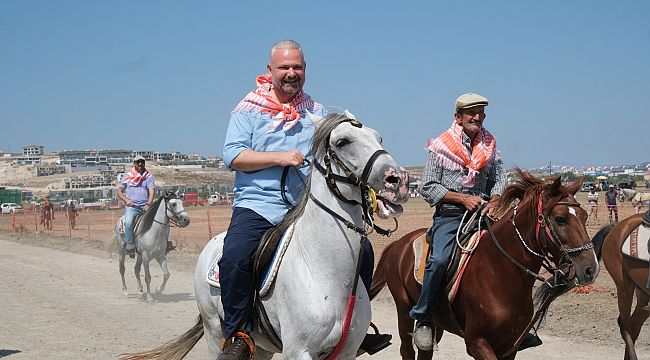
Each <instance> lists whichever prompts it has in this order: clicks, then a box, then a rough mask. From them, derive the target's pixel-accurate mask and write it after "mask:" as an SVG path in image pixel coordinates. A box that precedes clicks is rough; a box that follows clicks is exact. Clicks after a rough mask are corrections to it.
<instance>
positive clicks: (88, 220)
mask: <svg viewBox="0 0 650 360" xmlns="http://www.w3.org/2000/svg"><path fill="white" fill-rule="evenodd" d="M88 211H89V210H88ZM88 211H86V224H88V240H90V216H88Z"/></svg>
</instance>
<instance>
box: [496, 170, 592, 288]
mask: <svg viewBox="0 0 650 360" xmlns="http://www.w3.org/2000/svg"><path fill="white" fill-rule="evenodd" d="M517 175H518V178H519V179H518V180H516V181H515V183H513V184H511V185H510V186H508V188H507V189H506V190H505V192H504V195H503V197H502V199H501V209H502V210H506V209H507V208H508V207H509V206H510V204H511V203H512V202H513V201H514V200H518V201H519V204H518V208H519V209H521V210H520V211H528V212H529V214H530V218H531V219H532V224H531V225H532V227H533V228H534V230H533V231H534V238H535V240H534V241H533V243H532V245H533V246H534V247H535V248H536V249H537V250H538V251H539V253H541V254H542V255H544V256H548V257H549V258H550V259H551V261H552V262H553V263H554V264H555V267H556V268H557V270H559V271H560V273H558V274H559V275H560V276H561V277H563V278H564V280H565V281H571V282H573V283H574V284H575V285H587V284H591V283H592V282H593V281H594V280H595V279H596V276H597V275H598V271H599V264H598V259H597V258H596V253H595V252H594V246H593V244H592V242H591V239H589V236H588V235H587V229H586V227H585V223H586V221H587V212H586V211H585V210H584V209H582V207H580V204H579V203H578V202H577V201H576V199H575V194H576V193H577V192H578V190H579V189H580V186H581V185H582V179H581V180H579V181H576V182H573V183H570V184H568V185H563V184H562V180H561V178H559V177H558V178H555V179H553V180H552V181H543V180H541V179H538V178H536V177H534V176H532V175H530V174H529V173H527V172H525V171H523V170H520V169H518V170H517ZM524 209H525V210H524Z"/></svg>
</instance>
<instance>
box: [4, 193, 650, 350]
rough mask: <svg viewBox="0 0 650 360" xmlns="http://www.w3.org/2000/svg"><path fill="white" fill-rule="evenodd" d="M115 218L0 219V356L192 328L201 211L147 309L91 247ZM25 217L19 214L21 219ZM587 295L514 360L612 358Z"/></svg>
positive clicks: (603, 322)
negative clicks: (48, 222)
mask: <svg viewBox="0 0 650 360" xmlns="http://www.w3.org/2000/svg"><path fill="white" fill-rule="evenodd" d="M210 211H211V217H210V224H211V225H210V227H211V229H212V232H213V233H217V232H219V231H221V230H223V228H225V226H226V224H227V222H228V220H229V210H228V209H227V208H222V207H213V208H210ZM430 211H431V210H430V209H429V208H428V206H427V205H426V204H425V203H424V202H422V201H421V200H419V199H416V201H413V202H410V203H409V204H408V205H407V209H406V212H405V214H404V216H403V217H402V218H401V220H400V230H399V232H398V233H397V234H396V236H397V237H398V236H401V235H402V234H403V233H405V232H408V231H410V230H412V229H414V228H416V227H419V226H426V224H427V223H428V221H429V218H430V214H431V212H430ZM115 215H117V214H115ZM115 215H113V216H111V212H108V211H97V212H89V213H84V214H82V217H81V218H80V219H81V220H82V221H81V224H83V219H84V216H88V219H89V220H88V221H87V223H88V224H90V223H91V222H92V223H93V227H92V231H88V230H87V229H84V228H83V227H82V228H81V230H76V232H75V233H73V237H72V238H68V237H63V236H62V235H67V230H66V229H62V230H58V231H59V232H57V230H56V228H55V232H54V233H43V232H39V233H35V232H34V231H33V230H31V227H30V225H29V224H26V226H25V227H24V229H25V230H26V231H24V232H19V233H11V232H8V231H6V230H7V229H10V228H11V227H10V226H9V225H10V220H9V217H6V216H5V217H2V219H1V220H0V229H4V230H0V259H1V260H0V284H2V285H3V289H2V291H1V292H0V303H2V304H3V310H4V311H3V312H2V316H0V334H1V336H0V357H3V356H7V358H8V359H35V358H47V359H109V358H115V357H116V356H117V355H118V354H120V353H122V352H130V351H141V350H144V349H147V348H150V347H152V346H154V345H157V344H160V343H162V342H164V341H166V340H169V339H171V338H173V337H174V336H176V335H178V334H180V333H182V332H184V331H185V330H187V329H188V328H189V327H190V326H191V325H192V324H193V321H194V318H195V316H196V314H197V310H196V304H195V301H194V295H193V291H192V271H193V268H194V263H195V261H196V256H197V255H198V254H197V251H196V249H197V248H200V247H201V246H202V245H203V244H204V243H205V241H207V238H208V222H207V208H201V207H199V208H195V209H192V210H191V212H190V216H191V217H192V224H191V225H190V226H189V227H188V228H186V229H182V230H179V229H173V231H172V235H171V237H172V240H174V241H176V242H177V243H179V244H180V245H182V246H181V248H182V249H181V251H176V252H172V253H171V254H170V256H169V262H170V268H171V271H172V276H171V279H170V280H169V282H168V286H167V290H166V293H165V294H163V295H160V296H158V297H156V301H155V303H154V304H153V305H151V304H147V303H145V302H144V301H142V300H140V299H138V298H137V297H136V295H135V280H134V279H133V269H132V267H131V266H132V264H133V262H132V261H131V262H130V263H129V264H128V265H127V276H128V279H127V284H128V285H129V287H130V289H129V292H130V294H131V295H130V296H129V297H128V298H126V297H124V296H122V295H121V292H120V289H121V284H120V280H119V274H118V271H117V263H116V258H115V256H114V255H110V254H109V252H108V251H106V249H105V245H104V242H103V241H100V240H105V239H106V238H108V237H109V235H110V234H109V233H110V227H111V225H110V223H111V221H112V220H114V216H115ZM203 217H205V218H203ZM29 218H30V216H29V215H25V219H29ZM90 219H93V221H90ZM55 225H56V223H55ZM8 226H9V227H8ZM31 226H33V224H32V225H31ZM61 227H62V226H61ZM597 228H598V226H597V225H591V226H589V229H588V230H589V232H590V234H591V235H593V233H594V232H595V230H597ZM397 237H395V239H396V238H397ZM390 240H393V238H391V239H379V238H373V243H374V244H375V247H376V252H377V255H379V254H380V253H381V250H382V249H383V246H384V245H385V244H386V243H387V242H388V241H390ZM152 273H153V276H154V279H153V284H156V285H157V284H158V283H159V282H160V281H161V278H160V275H161V272H160V270H159V269H158V268H156V267H154V268H153V270H152ZM594 287H595V289H596V291H595V292H592V293H590V294H571V293H570V294H567V295H565V296H563V297H561V298H560V299H558V300H557V301H556V303H555V304H553V306H552V307H551V309H550V314H549V316H548V318H547V321H546V324H545V326H544V327H543V328H542V330H541V331H540V334H541V336H542V338H543V339H544V341H545V343H544V345H542V346H541V347H539V348H537V349H532V350H527V351H525V352H522V353H521V354H520V355H519V356H518V359H539V358H543V359H567V358H571V359H618V358H622V353H623V345H622V341H621V340H620V336H619V334H618V329H617V326H616V320H615V319H616V316H617V314H618V313H617V310H616V295H615V287H614V285H613V283H612V281H611V279H610V277H609V276H608V275H607V273H606V271H603V272H601V275H600V276H599V278H598V279H597V281H596V283H595V284H594ZM373 318H374V320H375V322H376V323H377V324H378V325H379V326H380V328H381V329H382V330H384V331H389V332H391V333H393V334H394V335H395V336H396V334H397V324H396V318H395V310H394V305H393V302H392V299H391V298H390V295H389V294H388V293H387V292H386V291H384V292H383V293H382V294H381V295H380V296H379V298H378V299H377V300H376V301H375V302H373ZM647 325H648V324H647V323H646V328H644V330H643V332H642V333H641V336H640V339H639V341H638V344H637V351H638V354H639V355H640V358H641V359H650V327H648V326H647ZM396 340H397V339H396ZM440 348H441V351H440V352H439V353H437V354H436V358H445V359H467V358H468V357H467V355H466V354H465V350H464V346H463V344H462V341H461V340H460V339H458V338H457V337H455V336H453V335H449V334H447V335H446V336H445V337H444V338H443V341H442V342H441V344H440ZM188 358H190V359H206V358H207V356H206V346H205V342H203V341H201V342H200V343H199V345H197V347H196V349H195V350H194V351H193V352H192V353H190V355H189V357H188ZM278 358H280V357H279V356H278ZM364 358H365V359H380V360H385V359H399V349H398V344H397V341H395V342H394V344H393V345H392V346H391V347H389V348H388V349H386V350H384V351H382V352H381V353H379V354H376V355H375V356H372V357H370V356H367V355H366V356H364Z"/></svg>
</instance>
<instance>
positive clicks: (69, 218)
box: [65, 210, 72, 238]
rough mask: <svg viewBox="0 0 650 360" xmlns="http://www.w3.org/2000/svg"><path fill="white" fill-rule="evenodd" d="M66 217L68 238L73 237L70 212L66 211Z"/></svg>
mask: <svg viewBox="0 0 650 360" xmlns="http://www.w3.org/2000/svg"><path fill="white" fill-rule="evenodd" d="M65 214H66V217H67V218H68V237H69V238H71V237H72V217H71V216H70V212H69V211H67V210H66V212H65Z"/></svg>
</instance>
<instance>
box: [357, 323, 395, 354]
mask: <svg viewBox="0 0 650 360" xmlns="http://www.w3.org/2000/svg"><path fill="white" fill-rule="evenodd" d="M370 327H372V328H373V330H374V331H375V333H374V334H366V337H364V338H363V342H361V346H359V351H357V356H359V355H361V354H363V353H364V352H366V353H368V355H374V354H376V353H378V352H380V351H381V350H384V349H385V348H387V347H389V346H390V345H391V342H390V341H391V340H392V339H393V335H391V334H380V333H379V329H378V328H377V326H376V325H375V324H373V323H370Z"/></svg>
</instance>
